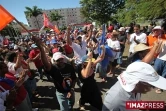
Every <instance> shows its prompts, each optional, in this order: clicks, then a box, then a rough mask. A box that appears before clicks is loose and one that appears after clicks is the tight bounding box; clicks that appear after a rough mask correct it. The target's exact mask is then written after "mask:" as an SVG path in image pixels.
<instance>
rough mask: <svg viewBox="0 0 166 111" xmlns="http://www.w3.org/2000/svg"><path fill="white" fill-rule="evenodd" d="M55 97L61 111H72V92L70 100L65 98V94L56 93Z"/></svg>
mask: <svg viewBox="0 0 166 111" xmlns="http://www.w3.org/2000/svg"><path fill="white" fill-rule="evenodd" d="M56 97H57V99H58V103H59V105H60V110H61V111H72V109H73V106H74V103H75V95H74V92H72V95H71V97H70V98H66V97H67V93H60V92H58V91H56Z"/></svg>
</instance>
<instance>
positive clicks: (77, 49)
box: [72, 41, 87, 64]
mask: <svg viewBox="0 0 166 111" xmlns="http://www.w3.org/2000/svg"><path fill="white" fill-rule="evenodd" d="M86 45H87V43H86V42H85V41H82V46H80V45H78V44H76V43H74V42H72V48H73V51H74V56H75V57H76V58H77V60H76V64H80V63H82V57H83V56H84V55H86Z"/></svg>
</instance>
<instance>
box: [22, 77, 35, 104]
mask: <svg viewBox="0 0 166 111" xmlns="http://www.w3.org/2000/svg"><path fill="white" fill-rule="evenodd" d="M24 87H25V89H26V90H27V92H28V95H29V98H30V100H31V102H32V99H33V98H32V96H33V91H35V90H36V79H35V78H33V79H30V78H29V79H28V80H27V81H26V82H25V83H24Z"/></svg>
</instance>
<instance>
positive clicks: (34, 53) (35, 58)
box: [29, 44, 43, 79]
mask: <svg viewBox="0 0 166 111" xmlns="http://www.w3.org/2000/svg"><path fill="white" fill-rule="evenodd" d="M31 48H32V50H31V51H30V53H29V59H30V61H32V62H34V63H35V66H36V68H37V69H38V72H39V74H40V79H43V71H42V69H43V63H42V61H41V57H40V50H39V49H38V47H37V45H36V44H32V45H31Z"/></svg>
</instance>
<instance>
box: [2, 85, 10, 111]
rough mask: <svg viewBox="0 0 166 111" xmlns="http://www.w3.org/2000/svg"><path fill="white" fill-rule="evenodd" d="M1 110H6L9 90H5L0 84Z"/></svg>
mask: <svg viewBox="0 0 166 111" xmlns="http://www.w3.org/2000/svg"><path fill="white" fill-rule="evenodd" d="M0 89H1V90H2V91H3V92H1V90H0V111H6V107H5V106H4V101H6V96H7V95H9V90H5V89H4V88H3V87H2V86H0Z"/></svg>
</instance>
